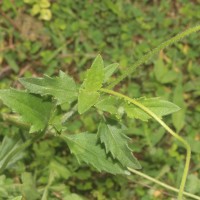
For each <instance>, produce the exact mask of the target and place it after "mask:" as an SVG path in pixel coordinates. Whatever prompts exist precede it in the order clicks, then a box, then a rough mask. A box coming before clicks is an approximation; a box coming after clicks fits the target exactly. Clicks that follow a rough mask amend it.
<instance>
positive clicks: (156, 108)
mask: <svg viewBox="0 0 200 200" xmlns="http://www.w3.org/2000/svg"><path fill="white" fill-rule="evenodd" d="M137 101H138V102H140V103H141V104H143V105H144V106H145V107H147V108H149V109H150V110H151V111H152V112H154V113H155V114H156V115H158V116H159V117H162V116H165V115H169V114H171V113H174V112H177V111H178V110H180V108H179V107H178V106H177V105H175V104H173V103H171V102H169V101H166V100H161V99H159V98H149V99H138V100H137ZM124 107H125V112H126V113H127V115H128V117H130V118H136V119H141V120H143V121H148V119H150V118H151V116H149V115H148V114H147V113H146V112H144V111H143V110H142V109H140V108H139V107H137V106H135V105H133V104H128V103H126V104H125V106H124Z"/></svg>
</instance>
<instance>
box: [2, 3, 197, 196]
mask: <svg viewBox="0 0 200 200" xmlns="http://www.w3.org/2000/svg"><path fill="white" fill-rule="evenodd" d="M199 10H200V1H199V0H174V1H169V0H141V1H131V0H116V1H112V0H102V1H94V0H84V1H79V0H17V1H14V0H2V1H0V81H1V82H0V88H1V89H3V88H9V87H15V88H20V87H21V85H20V84H19V82H18V81H17V80H18V78H19V77H30V76H41V75H42V74H48V75H55V74H57V73H58V71H59V70H60V69H61V70H63V71H65V72H67V73H68V74H70V75H71V76H73V77H74V79H75V80H76V81H78V82H81V81H82V80H83V77H84V74H85V70H86V69H87V68H88V67H89V66H90V64H91V62H92V60H93V59H94V58H95V57H96V55H97V54H98V53H101V55H102V57H103V58H104V60H105V62H106V64H110V63H113V62H119V64H120V67H119V70H118V72H117V73H116V74H115V76H117V74H120V73H121V72H122V71H124V70H126V68H127V67H129V66H131V65H132V64H133V63H134V62H135V61H136V60H137V59H138V58H140V57H141V56H142V55H144V54H145V53H146V52H148V51H150V50H151V49H152V48H154V47H156V46H157V45H158V44H160V43H161V42H163V41H164V40H166V39H169V38H170V37H171V36H173V35H175V34H177V33H178V32H180V31H182V30H185V29H186V28H188V27H192V26H194V25H196V24H198V23H199V20H200V12H199ZM199 53H200V36H199V33H196V34H193V35H191V36H189V37H188V38H186V39H184V40H182V41H181V42H179V43H178V44H176V45H173V46H172V47H169V48H168V49H167V50H164V51H161V52H160V53H159V54H158V55H156V56H154V57H153V58H152V59H151V60H149V61H148V62H147V63H146V64H145V65H143V66H142V67H140V68H139V69H138V70H137V71H136V72H135V73H134V74H132V75H131V76H130V77H129V78H128V79H126V80H124V81H123V82H122V83H121V84H120V85H118V86H117V87H116V88H115V90H120V91H121V92H122V93H125V94H127V95H128V96H130V97H140V96H147V97H155V96H159V97H162V98H163V99H166V100H170V101H172V102H174V103H175V104H177V105H178V106H180V107H181V108H182V110H180V111H179V112H177V113H175V114H173V115H172V117H165V118H164V120H165V121H166V122H167V123H168V124H170V125H171V126H172V127H173V128H174V129H175V130H176V131H177V132H179V133H180V134H181V135H182V136H184V137H185V138H187V140H188V141H189V142H190V143H191V144H192V145H191V147H192V163H191V167H190V174H189V177H188V182H187V187H186V191H188V192H191V193H193V194H197V195H200V176H199V172H200V164H199V163H200V132H199V130H200V67H199V66H200V59H199V55H200V54H199ZM114 78H115V77H113V80H114ZM0 111H1V113H0V127H1V129H0V130H1V131H0V138H1V140H2V141H3V142H2V143H1V146H0V158H2V157H3V155H4V154H5V152H3V151H2V150H3V149H5V145H6V148H7V149H8V150H9V148H10V149H11V148H12V147H13V140H14V139H13V138H18V137H21V138H22V140H26V137H27V134H28V131H27V130H25V129H24V127H23V128H20V126H13V123H12V120H13V118H14V117H15V116H14V115H13V114H11V115H8V114H7V113H8V111H9V109H8V108H5V107H3V105H2V103H1V102H0ZM97 120H98V119H97V118H95V116H94V115H91V114H90V113H88V114H87V115H84V117H82V116H80V117H73V118H72V120H70V121H69V122H66V131H68V132H69V133H79V132H81V131H84V130H89V131H90V132H94V131H95V130H96V128H97V127H96V121H97ZM126 126H127V127H128V130H127V134H128V135H129V137H131V138H132V139H133V142H132V148H133V149H134V152H135V155H136V157H137V158H138V159H139V161H140V162H141V164H142V167H143V169H142V171H143V172H145V173H147V174H149V175H151V176H153V177H157V178H159V179H161V180H164V181H165V182H167V183H168V184H170V185H173V186H176V187H178V185H179V182H180V178H181V175H182V169H183V166H184V153H185V150H184V149H183V148H182V146H181V144H180V143H178V142H177V141H176V140H174V139H173V138H172V137H171V136H169V135H168V134H165V131H164V129H163V128H161V127H160V126H159V125H158V124H157V123H153V122H152V121H151V122H150V123H141V122H139V121H137V120H135V121H134V120H127V121H126ZM17 145H20V144H17ZM0 165H1V160H0ZM19 195H24V197H26V199H28V200H37V199H43V200H45V199H49V200H51V199H52V200H53V199H62V200H68V199H69V200H71V199H75V200H79V199H91V200H92V199H97V200H105V199H112V200H123V199H124V200H125V199H132V200H154V199H155V200H157V199H174V198H175V195H174V194H173V193H170V192H167V191H165V190H163V189H162V188H160V187H159V186H157V185H154V184H152V183H150V182H149V181H147V180H144V179H142V178H141V177H138V176H136V175H131V176H127V177H125V176H113V175H109V174H106V173H98V172H96V170H94V169H93V168H90V167H88V166H87V165H85V164H82V165H81V166H80V165H79V164H78V162H77V160H76V159H75V158H74V157H73V156H72V155H70V152H69V150H68V149H67V147H66V144H65V143H63V142H62V141H61V140H60V139H59V138H56V137H52V135H51V134H48V133H47V134H46V135H45V137H44V138H43V139H42V140H40V141H38V142H35V143H34V144H32V145H31V146H29V147H28V148H27V149H26V151H23V152H19V153H18V155H17V156H16V157H15V158H14V160H13V162H12V163H9V165H8V168H7V169H6V171H3V172H1V175H0V199H14V197H17V196H19Z"/></svg>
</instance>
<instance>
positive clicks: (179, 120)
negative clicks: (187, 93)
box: [172, 82, 185, 132]
mask: <svg viewBox="0 0 200 200" xmlns="http://www.w3.org/2000/svg"><path fill="white" fill-rule="evenodd" d="M173 101H174V102H175V103H176V104H177V105H179V106H180V107H181V108H182V109H181V110H179V111H178V112H177V113H174V114H173V115H172V122H173V125H174V126H175V128H176V131H177V132H179V131H180V130H181V129H182V128H183V126H184V125H185V109H184V108H185V103H184V98H183V87H182V83H181V82H180V83H179V84H178V85H177V86H176V88H175V90H174V96H173Z"/></svg>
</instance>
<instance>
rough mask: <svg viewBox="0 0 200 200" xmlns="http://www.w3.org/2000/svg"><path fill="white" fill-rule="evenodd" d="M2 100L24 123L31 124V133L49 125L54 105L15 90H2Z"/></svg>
mask: <svg viewBox="0 0 200 200" xmlns="http://www.w3.org/2000/svg"><path fill="white" fill-rule="evenodd" d="M0 99H1V100H2V101H3V103H4V104H5V105H7V106H8V107H9V108H11V109H12V110H13V111H14V112H16V113H19V114H20V115H21V117H22V120H23V121H24V122H27V123H29V124H31V128H30V133H32V132H37V131H42V130H43V129H44V128H45V127H46V126H47V124H48V121H49V118H50V113H51V109H52V103H50V102H47V101H43V99H42V98H40V97H37V96H35V95H32V94H29V93H26V92H24V91H19V90H15V89H9V90H0Z"/></svg>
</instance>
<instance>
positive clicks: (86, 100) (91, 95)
mask: <svg viewBox="0 0 200 200" xmlns="http://www.w3.org/2000/svg"><path fill="white" fill-rule="evenodd" d="M99 96H100V95H99V93H98V92H95V91H94V92H88V91H87V90H85V89H80V92H79V95H78V112H79V113H80V114H82V113H84V112H86V111H87V110H88V109H89V108H91V107H92V106H93V105H94V104H95V103H96V102H97V101H98V99H99Z"/></svg>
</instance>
